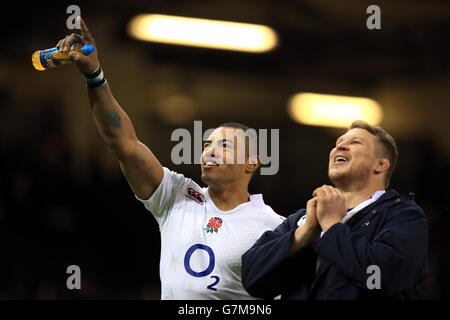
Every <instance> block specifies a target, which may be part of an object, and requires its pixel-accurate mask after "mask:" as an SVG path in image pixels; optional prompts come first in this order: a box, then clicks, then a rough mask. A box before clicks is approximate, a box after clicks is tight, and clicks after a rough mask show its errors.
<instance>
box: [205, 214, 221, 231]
mask: <svg viewBox="0 0 450 320" xmlns="http://www.w3.org/2000/svg"><path fill="white" fill-rule="evenodd" d="M222 223H223V221H222V219H220V218H218V217H214V218H211V219H209V221H208V224H207V225H206V227H205V228H203V229H205V230H206V233H208V232H211V233H213V232H217V231H219V228H220V227H221V226H222Z"/></svg>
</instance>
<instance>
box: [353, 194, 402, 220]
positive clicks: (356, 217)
mask: <svg viewBox="0 0 450 320" xmlns="http://www.w3.org/2000/svg"><path fill="white" fill-rule="evenodd" d="M399 197H400V194H399V193H398V192H397V191H396V190H394V189H390V190H387V191H386V192H385V193H384V194H383V195H382V196H381V197H380V198H379V199H378V200H377V201H375V202H373V203H371V204H369V205H368V206H367V207H365V208H363V209H362V210H361V211H359V212H358V213H356V214H355V215H354V216H353V217H351V218H350V219H348V220H347V222H346V223H347V224H348V225H353V224H355V223H356V222H357V221H359V220H360V219H361V218H363V217H364V216H366V215H367V214H368V213H369V212H372V213H376V211H377V210H376V209H374V208H375V207H377V206H380V205H382V206H384V205H387V204H388V203H390V202H391V201H393V200H395V199H398V198H399Z"/></svg>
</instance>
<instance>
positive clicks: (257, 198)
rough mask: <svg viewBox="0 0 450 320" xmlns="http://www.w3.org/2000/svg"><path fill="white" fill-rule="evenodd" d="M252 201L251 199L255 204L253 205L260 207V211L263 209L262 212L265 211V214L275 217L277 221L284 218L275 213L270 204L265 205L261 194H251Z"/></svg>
mask: <svg viewBox="0 0 450 320" xmlns="http://www.w3.org/2000/svg"><path fill="white" fill-rule="evenodd" d="M252 201H253V203H254V204H255V206H256V207H257V208H259V209H262V211H263V212H264V213H266V214H267V215H269V216H271V217H273V218H275V219H278V220H279V221H283V220H285V219H286V218H285V217H283V216H281V215H279V214H277V213H276V212H275V211H274V210H273V209H272V207H271V206H269V205H267V204H265V203H264V200H263V197H262V194H257V195H252Z"/></svg>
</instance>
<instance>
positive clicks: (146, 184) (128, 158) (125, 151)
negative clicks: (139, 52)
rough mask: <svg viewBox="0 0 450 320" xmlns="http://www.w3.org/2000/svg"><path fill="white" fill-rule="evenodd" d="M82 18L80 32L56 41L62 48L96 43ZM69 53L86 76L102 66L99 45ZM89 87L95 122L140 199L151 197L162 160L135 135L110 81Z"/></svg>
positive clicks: (159, 181) (63, 50)
mask: <svg viewBox="0 0 450 320" xmlns="http://www.w3.org/2000/svg"><path fill="white" fill-rule="evenodd" d="M79 19H80V25H81V36H80V35H77V34H75V33H73V34H71V35H69V36H67V37H65V38H64V39H62V40H60V41H59V42H58V44H57V48H58V49H59V50H60V51H62V52H65V51H69V50H70V47H71V45H72V44H73V43H76V42H77V43H82V44H83V45H84V44H92V45H94V46H95V40H94V38H93V37H92V35H91V33H90V32H89V30H88V28H87V26H86V23H85V22H84V21H83V19H81V17H80V18H79ZM70 57H71V58H72V59H73V60H74V61H75V62H76V64H77V66H78V69H79V70H80V72H81V73H83V74H84V75H85V76H86V75H91V74H94V73H95V72H96V71H97V70H98V68H99V67H100V63H99V60H98V56H97V47H96V46H95V52H94V53H92V54H90V55H89V56H84V55H83V54H81V53H79V52H76V51H73V52H71V53H70ZM87 91H88V96H89V103H90V106H91V112H92V115H93V117H94V120H95V124H96V125H97V128H98V131H99V132H100V135H101V136H102V138H103V140H104V141H105V143H106V145H107V147H108V150H110V151H111V152H112V153H113V154H114V156H115V157H116V158H117V160H118V161H119V164H120V168H121V170H122V172H123V174H124V175H125V177H126V179H127V181H128V184H129V185H130V187H131V189H132V190H133V192H134V193H135V194H136V195H137V196H138V197H139V198H141V199H147V198H149V197H150V196H151V195H152V194H153V192H154V191H155V190H156V188H157V187H158V185H159V184H160V183H161V180H162V178H163V168H162V166H161V164H160V163H159V161H158V159H157V158H156V157H155V156H154V155H153V153H152V152H151V151H150V149H149V148H147V146H145V145H144V144H143V143H141V142H140V141H139V140H138V138H137V137H136V133H135V131H134V127H133V124H132V122H131V120H130V118H129V117H128V115H127V114H126V113H125V111H124V110H123V109H122V108H121V107H120V105H119V104H118V103H117V101H116V100H115V99H114V96H113V94H112V93H111V90H110V88H109V85H108V83H107V82H105V83H104V84H103V85H101V86H99V87H96V88H88V89H87Z"/></svg>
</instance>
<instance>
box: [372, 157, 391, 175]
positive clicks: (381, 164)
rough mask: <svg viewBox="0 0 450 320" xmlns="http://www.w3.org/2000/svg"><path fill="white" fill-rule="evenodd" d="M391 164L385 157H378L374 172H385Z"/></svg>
mask: <svg viewBox="0 0 450 320" xmlns="http://www.w3.org/2000/svg"><path fill="white" fill-rule="evenodd" d="M390 166H391V162H390V161H389V159H387V158H380V159H378V162H377V166H376V167H375V174H379V173H383V172H386V170H387V169H389V167H390Z"/></svg>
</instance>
